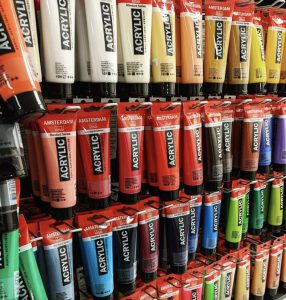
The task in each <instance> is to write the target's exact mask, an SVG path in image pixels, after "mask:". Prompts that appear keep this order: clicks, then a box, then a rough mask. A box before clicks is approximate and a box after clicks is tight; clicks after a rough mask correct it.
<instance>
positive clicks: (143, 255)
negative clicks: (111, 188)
mask: <svg viewBox="0 0 286 300" xmlns="http://www.w3.org/2000/svg"><path fill="white" fill-rule="evenodd" d="M158 202H159V198H155V197H150V198H147V199H145V200H143V201H141V202H140V204H139V205H140V206H139V210H140V211H141V212H143V213H141V214H139V215H138V223H139V253H140V270H141V278H142V280H143V281H144V282H149V281H152V280H154V279H155V278H156V277H157V269H158V264H159V210H158V209H156V208H154V207H157V206H158V204H159V203H158ZM154 203H155V206H154ZM156 203H157V205H156ZM150 205H151V206H150Z"/></svg>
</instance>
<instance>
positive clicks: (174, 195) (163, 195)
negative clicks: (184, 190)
mask: <svg viewBox="0 0 286 300" xmlns="http://www.w3.org/2000/svg"><path fill="white" fill-rule="evenodd" d="M159 196H160V200H161V201H174V200H177V199H179V189H177V190H174V191H162V190H159Z"/></svg>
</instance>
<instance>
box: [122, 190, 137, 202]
mask: <svg viewBox="0 0 286 300" xmlns="http://www.w3.org/2000/svg"><path fill="white" fill-rule="evenodd" d="M139 198H140V194H139V193H138V194H124V193H121V192H119V194H118V201H120V202H121V203H124V204H136V203H137V202H138V201H139Z"/></svg>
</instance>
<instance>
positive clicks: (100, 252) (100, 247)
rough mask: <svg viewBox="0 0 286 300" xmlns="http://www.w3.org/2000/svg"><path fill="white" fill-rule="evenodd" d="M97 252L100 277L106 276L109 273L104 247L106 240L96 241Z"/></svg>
mask: <svg viewBox="0 0 286 300" xmlns="http://www.w3.org/2000/svg"><path fill="white" fill-rule="evenodd" d="M95 250H96V256H97V263H98V272H99V275H106V274H107V272H108V266H107V258H106V252H105V247H104V239H97V240H95Z"/></svg>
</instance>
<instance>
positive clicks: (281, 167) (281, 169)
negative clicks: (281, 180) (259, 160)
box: [273, 164, 286, 173]
mask: <svg viewBox="0 0 286 300" xmlns="http://www.w3.org/2000/svg"><path fill="white" fill-rule="evenodd" d="M273 170H274V171H276V172H280V173H286V164H285V165H284V164H283V165H282V164H273Z"/></svg>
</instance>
